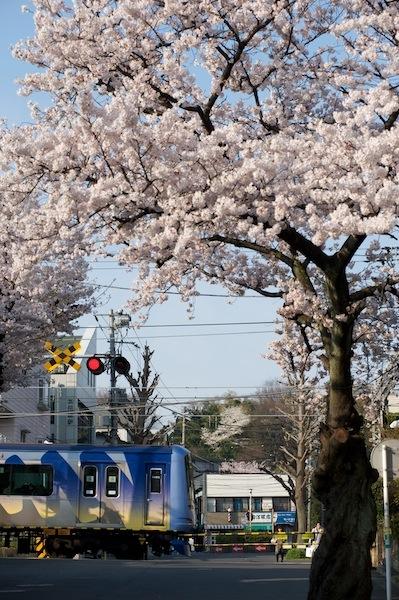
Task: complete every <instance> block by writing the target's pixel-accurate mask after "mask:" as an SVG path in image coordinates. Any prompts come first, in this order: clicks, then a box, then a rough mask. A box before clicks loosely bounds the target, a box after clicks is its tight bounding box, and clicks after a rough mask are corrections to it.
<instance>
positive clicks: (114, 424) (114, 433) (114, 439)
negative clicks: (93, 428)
mask: <svg viewBox="0 0 399 600" xmlns="http://www.w3.org/2000/svg"><path fill="white" fill-rule="evenodd" d="M109 358H110V361H109V373H110V386H111V389H110V394H109V408H110V412H111V430H110V438H111V444H117V443H118V416H117V414H116V412H115V395H116V394H115V390H116V373H115V362H114V358H115V314H114V311H113V310H111V311H110V313H109Z"/></svg>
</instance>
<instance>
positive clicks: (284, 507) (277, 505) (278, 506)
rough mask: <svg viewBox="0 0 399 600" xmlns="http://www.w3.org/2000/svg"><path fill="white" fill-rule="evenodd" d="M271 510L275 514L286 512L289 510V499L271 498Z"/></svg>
mask: <svg viewBox="0 0 399 600" xmlns="http://www.w3.org/2000/svg"><path fill="white" fill-rule="evenodd" d="M273 510H274V511H275V512H286V511H290V510H291V502H290V499H289V498H273Z"/></svg>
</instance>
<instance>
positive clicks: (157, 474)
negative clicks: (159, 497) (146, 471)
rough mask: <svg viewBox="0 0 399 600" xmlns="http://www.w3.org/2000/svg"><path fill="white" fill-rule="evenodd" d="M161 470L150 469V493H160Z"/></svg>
mask: <svg viewBox="0 0 399 600" xmlns="http://www.w3.org/2000/svg"><path fill="white" fill-rule="evenodd" d="M161 482H162V469H150V492H151V494H160V493H161V491H162V483H161Z"/></svg>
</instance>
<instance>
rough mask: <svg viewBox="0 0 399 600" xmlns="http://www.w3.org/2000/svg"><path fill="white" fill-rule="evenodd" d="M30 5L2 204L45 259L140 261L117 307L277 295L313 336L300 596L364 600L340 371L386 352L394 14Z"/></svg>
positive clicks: (391, 327) (360, 451) (46, 0)
mask: <svg viewBox="0 0 399 600" xmlns="http://www.w3.org/2000/svg"><path fill="white" fill-rule="evenodd" d="M34 4H35V6H36V12H35V24H36V29H37V32H36V35H35V37H34V38H33V39H30V40H27V41H25V42H22V43H21V44H19V45H18V46H17V47H16V49H15V54H16V56H17V57H19V58H21V59H22V60H26V61H29V62H31V63H32V64H34V65H37V66H38V67H39V70H38V71H37V72H36V73H33V74H29V75H27V76H26V77H25V80H24V82H23V86H22V89H23V92H24V93H25V94H30V93H31V92H37V91H39V92H44V93H47V94H48V95H49V96H50V102H49V107H48V108H47V109H46V110H42V109H40V108H39V107H35V106H33V107H32V111H33V117H34V119H35V121H34V123H33V124H32V125H26V126H23V127H21V128H19V129H17V130H16V131H13V132H11V133H10V135H9V137H8V139H7V140H4V141H5V150H6V151H7V153H8V155H9V156H10V157H11V159H12V160H13V165H14V167H13V169H14V171H13V174H12V178H13V179H14V189H18V186H23V185H27V184H28V182H29V183H30V185H31V187H32V189H33V190H34V189H36V187H37V186H39V187H40V190H41V193H42V199H43V202H44V203H45V204H46V206H47V208H48V210H49V211H51V213H52V214H53V215H54V214H56V219H55V220H56V221H57V223H58V225H59V231H58V235H59V238H60V239H61V240H62V241H63V243H64V245H67V244H68V242H69V241H71V240H72V238H73V236H76V235H77V232H79V231H81V232H83V233H84V235H85V237H86V240H87V249H88V250H91V249H92V247H93V246H96V245H97V246H98V245H100V246H101V245H105V246H109V245H110V244H112V247H113V248H115V247H118V246H119V247H120V248H121V251H120V254H119V257H120V259H121V261H122V262H123V263H124V264H126V265H132V264H140V265H141V272H140V278H139V284H138V287H137V289H136V295H135V297H134V298H133V299H132V302H131V307H132V308H134V309H136V308H138V307H139V306H144V305H148V304H151V303H153V302H159V301H163V300H165V299H166V294H165V293H164V292H165V291H167V290H169V289H170V287H171V286H175V287H176V288H177V289H178V290H179V291H180V293H181V295H182V297H183V298H184V299H186V300H189V299H190V298H191V297H192V296H194V295H195V293H196V283H197V281H198V280H200V279H204V280H206V281H210V282H220V283H222V284H223V285H225V286H226V288H227V289H229V290H230V291H231V293H232V294H240V293H242V294H243V293H244V292H245V290H249V289H250V290H256V291H257V292H258V293H259V294H261V295H263V296H265V297H277V298H281V299H282V304H283V306H282V308H281V310H280V314H281V315H282V316H283V317H284V318H285V319H288V320H290V319H291V320H294V321H295V322H296V323H301V324H302V325H303V326H306V327H307V328H308V330H309V331H312V333H313V334H314V335H315V336H317V337H318V339H319V342H320V345H321V346H322V356H321V358H322V360H323V363H324V367H325V369H326V371H327V373H328V379H329V390H328V398H327V401H326V404H325V406H324V407H323V408H322V409H321V410H322V412H323V413H324V412H325V414H326V419H325V426H324V427H323V428H322V437H321V443H322V448H321V453H320V459H319V463H318V466H317V469H316V471H315V476H314V487H315V490H316V491H317V493H318V495H319V497H320V499H321V500H322V501H323V503H324V505H325V506H326V507H327V517H326V528H325V534H324V536H323V538H322V542H321V544H320V546H319V549H318V551H317V553H316V555H315V557H314V560H313V561H312V571H311V583H310V592H309V598H310V599H314V598H325V597H329V598H331V599H332V600H334V599H335V598H337V599H338V598H344V597H352V598H354V599H355V600H360V599H361V600H363V599H368V598H370V594H371V576H370V568H371V565H370V552H369V549H370V546H371V543H372V541H373V537H374V534H375V508H374V504H373V500H372V495H371V482H372V480H373V478H374V477H375V474H374V473H373V470H372V469H371V466H370V463H369V460H368V458H367V453H366V450H365V445H364V440H363V437H362V435H361V431H360V430H361V425H362V420H361V418H360V417H359V414H358V411H357V409H356V403H355V399H354V394H353V373H352V371H351V363H352V358H353V356H354V355H355V354H356V352H360V351H361V350H363V349H364V348H367V361H366V360H365V363H366V362H368V363H370V362H372V361H373V360H375V357H376V356H377V355H378V354H379V353H381V351H382V350H386V349H389V348H391V347H394V345H395V338H396V339H397V287H396V286H397V282H398V273H397V269H396V266H395V264H391V262H390V261H388V260H387V250H385V247H386V246H391V247H392V246H394V245H395V243H396V237H395V232H396V226H397V215H398V203H399V199H398V174H397V143H398V117H399V98H398V87H397V73H398V67H399V52H398V18H399V6H398V3H397V2H391V1H389V0H368V1H367V2H364V0H326V1H325V2H312V1H311V0H199V1H198V2H192V3H188V2H181V1H180V0H146V2H144V1H143V0H136V1H135V2H132V1H131V0H90V1H88V0H75V1H74V2H73V4H72V3H70V2H67V1H63V0H34ZM10 177H11V175H10ZM359 261H367V262H359ZM150 266H155V267H157V268H156V269H155V270H150V269H149V267H150ZM349 565H351V567H350V568H349Z"/></svg>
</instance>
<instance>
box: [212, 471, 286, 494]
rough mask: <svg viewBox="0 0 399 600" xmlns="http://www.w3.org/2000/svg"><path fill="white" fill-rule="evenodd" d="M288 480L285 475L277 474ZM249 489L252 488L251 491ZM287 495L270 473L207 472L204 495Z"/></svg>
mask: <svg viewBox="0 0 399 600" xmlns="http://www.w3.org/2000/svg"><path fill="white" fill-rule="evenodd" d="M279 477H281V479H283V481H285V482H288V477H287V475H279ZM249 490H252V491H251V492H250V491H249ZM250 494H251V495H252V496H253V497H274V498H276V497H287V496H288V492H287V490H286V489H285V488H284V487H283V486H282V485H281V483H279V482H278V481H277V480H276V479H274V477H273V476H272V475H266V474H265V473H239V474H238V473H221V474H216V473H208V474H207V475H206V495H207V496H208V498H209V497H213V498H237V497H248V496H249V495H250Z"/></svg>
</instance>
